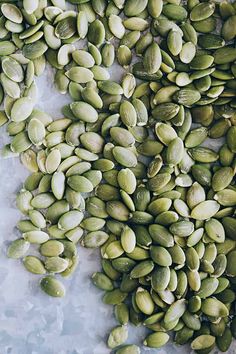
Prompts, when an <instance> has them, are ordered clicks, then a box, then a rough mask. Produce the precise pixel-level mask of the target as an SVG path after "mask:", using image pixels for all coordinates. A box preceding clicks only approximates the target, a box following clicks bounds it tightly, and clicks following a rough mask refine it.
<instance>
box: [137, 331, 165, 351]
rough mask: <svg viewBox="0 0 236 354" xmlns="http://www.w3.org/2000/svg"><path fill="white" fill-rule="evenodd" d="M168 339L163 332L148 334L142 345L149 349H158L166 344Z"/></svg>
mask: <svg viewBox="0 0 236 354" xmlns="http://www.w3.org/2000/svg"><path fill="white" fill-rule="evenodd" d="M169 338H170V336H169V335H168V334H167V333H165V332H155V333H153V334H150V335H149V336H148V337H147V338H146V339H145V340H144V342H143V344H144V345H146V346H147V347H149V348H160V347H162V346H164V345H165V344H166V343H167V342H168V340H169Z"/></svg>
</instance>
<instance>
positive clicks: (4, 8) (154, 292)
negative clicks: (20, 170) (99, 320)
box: [0, 0, 236, 354]
mask: <svg viewBox="0 0 236 354" xmlns="http://www.w3.org/2000/svg"><path fill="white" fill-rule="evenodd" d="M70 3H71V5H70V6H69V7H68V3H66V2H65V1H64V0H51V1H47V0H23V1H22V2H18V1H4V3H2V5H1V14H2V15H1V17H0V56H1V69H2V70H1V76H0V79H1V80H0V81H1V86H0V88H1V89H0V98H1V100H0V101H1V102H3V103H4V111H1V112H0V125H3V124H5V123H7V132H8V134H9V135H10V136H11V137H12V140H11V143H10V144H9V145H7V146H6V147H5V148H4V149H3V156H4V157H11V156H17V155H20V158H21V161H22V163H23V164H24V165H25V166H26V167H27V168H28V169H29V171H31V175H30V176H29V177H28V178H27V179H26V181H25V183H24V187H23V189H22V190H21V191H20V192H19V194H18V195H17V207H18V208H19V210H20V211H21V212H22V213H23V214H24V215H25V216H26V217H27V219H24V220H20V221H19V223H18V225H17V227H18V229H19V231H20V232H21V233H22V237H21V238H19V239H17V240H15V241H13V242H12V243H11V245H10V246H9V248H8V256H9V257H11V258H15V259H18V258H23V264H24V266H25V268H26V269H27V270H28V271H30V272H32V273H34V274H41V275H44V274H46V273H48V275H46V276H44V277H43V278H42V279H41V281H40V285H41V288H42V289H43V290H44V291H45V292H46V293H47V294H49V295H51V296H55V297H61V296H64V294H65V288H64V286H63V284H62V282H61V281H59V280H58V279H57V277H55V276H54V274H60V275H61V276H69V275H71V274H72V273H73V272H74V270H75V269H76V266H77V264H78V259H77V244H78V242H80V243H81V245H83V246H84V247H89V248H98V247H100V248H101V255H102V272H97V273H95V274H93V276H92V281H93V283H94V284H95V285H96V286H97V287H99V288H100V289H102V290H104V291H105V295H104V298H103V301H104V303H106V304H110V305H114V306H115V316H116V318H117V321H118V322H119V326H118V327H116V328H114V329H113V330H112V332H111V334H110V336H109V338H108V346H109V347H110V348H111V349H114V348H117V347H119V346H121V345H122V344H124V343H125V342H126V340H127V337H128V331H127V326H126V325H127V323H128V322H129V321H130V322H131V323H132V324H134V325H136V326H138V325H140V324H143V325H144V326H146V328H148V329H149V330H151V331H152V332H153V333H151V334H149V335H148V336H147V338H146V339H145V341H144V344H145V345H146V346H148V347H152V348H159V347H161V346H163V345H165V344H166V343H167V342H168V340H169V334H168V332H169V331H174V333H175V336H174V341H175V342H176V343H177V344H185V343H188V342H191V347H192V349H193V350H195V351H196V352H197V353H199V354H207V353H209V352H210V351H211V350H212V349H213V348H214V347H215V344H217V346H218V348H219V349H220V350H221V351H228V349H229V347H230V344H231V341H232V336H234V337H235V336H236V318H235V317H234V315H235V289H236V263H235V259H236V219H235V215H234V214H235V205H236V188H235V180H234V178H235V169H236V167H235V162H236V159H235V153H236V109H235V108H236V100H235V93H236V80H235V77H236V48H235V46H234V44H235V43H234V41H235V36H236V6H235V4H231V3H228V2H226V1H224V2H220V3H219V4H218V3H215V2H209V1H202V2H200V1H199V0H188V1H187V4H186V5H183V4H181V3H180V0H166V1H163V0H113V1H107V0H91V1H89V0H73V1H72V0H71V1H70ZM115 60H117V61H118V63H119V64H120V66H121V67H123V69H124V75H123V78H122V80H121V82H120V83H117V82H115V81H111V80H110V73H109V67H111V66H112V65H113V63H114V62H115ZM46 62H49V63H50V65H51V66H52V67H53V68H54V69H55V85H56V87H57V89H58V90H59V91H60V92H61V93H62V94H66V93H67V92H68V93H69V95H70V97H71V98H72V100H73V102H72V103H71V104H69V105H67V106H65V107H63V108H62V114H63V118H60V119H57V120H55V121H53V120H52V118H51V117H50V116H49V115H48V114H46V113H44V112H41V111H39V110H37V109H35V104H36V103H37V87H36V84H35V76H40V75H41V74H42V73H43V72H44V69H45V65H46ZM192 123H194V125H193V126H192ZM225 137H226V138H225ZM218 138H224V141H223V143H222V139H221V140H220V141H218V140H217V142H220V148H219V150H218V151H217V152H216V151H215V150H212V149H210V148H209V147H206V145H204V144H203V143H204V142H205V141H206V140H207V142H208V144H209V143H211V142H212V140H211V139H218ZM202 144H203V145H202ZM218 145H219V144H218ZM34 245H36V247H37V248H38V250H39V253H40V256H39V257H36V256H33V255H30V254H29V253H30V249H31V247H34ZM116 353H117V354H139V353H140V349H139V348H138V347H137V346H136V345H125V346H122V347H120V348H118V350H117V351H116Z"/></svg>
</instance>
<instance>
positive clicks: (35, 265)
mask: <svg viewBox="0 0 236 354" xmlns="http://www.w3.org/2000/svg"><path fill="white" fill-rule="evenodd" d="M23 264H24V266H25V268H26V269H27V270H28V271H29V272H31V273H33V274H45V273H46V269H45V267H44V264H43V262H42V261H41V260H40V259H39V258H37V257H34V256H26V257H25V258H24V259H23Z"/></svg>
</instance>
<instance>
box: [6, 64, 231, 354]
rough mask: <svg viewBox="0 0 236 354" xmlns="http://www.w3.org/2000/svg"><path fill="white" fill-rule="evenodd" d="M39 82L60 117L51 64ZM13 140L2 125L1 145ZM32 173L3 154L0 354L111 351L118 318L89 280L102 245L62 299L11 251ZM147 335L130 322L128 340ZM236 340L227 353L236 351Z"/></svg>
mask: <svg viewBox="0 0 236 354" xmlns="http://www.w3.org/2000/svg"><path fill="white" fill-rule="evenodd" d="M119 76H120V73H119V70H117V67H116V68H113V73H112V77H113V78H114V79H118V78H119ZM37 85H38V91H39V92H38V96H39V99H38V104H37V108H39V109H41V110H44V111H45V112H47V113H49V114H51V115H52V117H53V119H57V118H61V117H62V115H61V113H60V109H61V107H62V105H63V104H66V103H68V102H70V98H69V96H67V95H61V94H59V93H58V92H56V90H55V88H54V86H53V72H52V70H51V69H50V68H49V67H47V69H46V71H45V73H44V75H43V76H42V77H40V78H38V79H37ZM8 142H9V137H8V136H7V133H6V131H5V128H4V127H2V128H1V129H0V148H1V147H3V146H4V144H6V143H8ZM28 174H29V173H28V171H26V169H25V168H24V167H23V165H21V163H20V161H19V158H11V159H1V160H0V215H1V217H0V230H1V241H0V242H1V247H0V286H1V291H0V354H108V353H110V350H109V349H107V347H106V345H105V341H106V339H107V334H108V333H109V331H110V330H111V329H112V328H113V327H114V326H116V325H117V323H116V321H115V320H114V316H113V313H112V311H113V309H112V306H107V305H104V304H103V303H102V300H101V299H102V292H101V291H99V290H98V289H96V288H95V287H94V286H93V285H92V283H91V281H90V276H91V274H93V272H95V271H98V270H100V257H99V251H98V250H88V249H83V248H82V247H81V246H79V247H78V254H79V259H80V262H79V267H78V268H77V271H76V272H75V274H74V275H73V276H72V277H71V278H68V279H65V280H63V281H64V283H65V286H66V289H67V295H66V297H65V298H63V299H54V298H50V297H48V296H47V295H45V294H44V293H42V291H41V290H40V288H39V286H38V283H39V279H40V276H37V275H33V274H30V273H28V272H27V271H25V269H24V268H23V266H22V265H21V263H20V261H15V260H11V259H8V258H7V257H6V249H7V246H8V244H9V242H10V241H12V240H14V239H15V238H17V237H19V232H18V231H17V230H16V228H15V225H16V223H17V221H18V220H19V219H20V218H22V215H21V213H20V212H19V211H18V210H17V209H16V206H15V198H16V193H17V192H18V191H19V190H20V188H21V187H22V183H23V182H24V180H25V178H26V177H27V176H28ZM144 337H145V330H144V328H143V327H139V328H136V327H134V326H129V341H128V343H136V344H140V343H141V342H142V340H143V339H144ZM235 344H236V343H233V345H232V346H231V349H230V350H229V351H228V354H233V353H236V345H235ZM141 352H142V353H150V354H154V353H157V352H158V353H159V354H167V353H169V354H185V353H190V352H191V349H190V348H189V346H185V347H182V346H181V347H178V346H175V345H173V343H169V344H168V345H166V346H165V348H161V349H159V350H151V349H147V348H144V347H142V350H141ZM215 353H216V352H215Z"/></svg>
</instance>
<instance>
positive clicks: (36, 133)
mask: <svg viewBox="0 0 236 354" xmlns="http://www.w3.org/2000/svg"><path fill="white" fill-rule="evenodd" d="M45 135H46V131H45V127H44V124H43V123H42V122H41V121H40V120H38V119H36V118H33V119H31V120H30V121H29V124H28V136H29V139H30V141H31V142H32V143H33V144H34V145H36V146H37V145H41V144H42V143H43V140H44V138H45Z"/></svg>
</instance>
